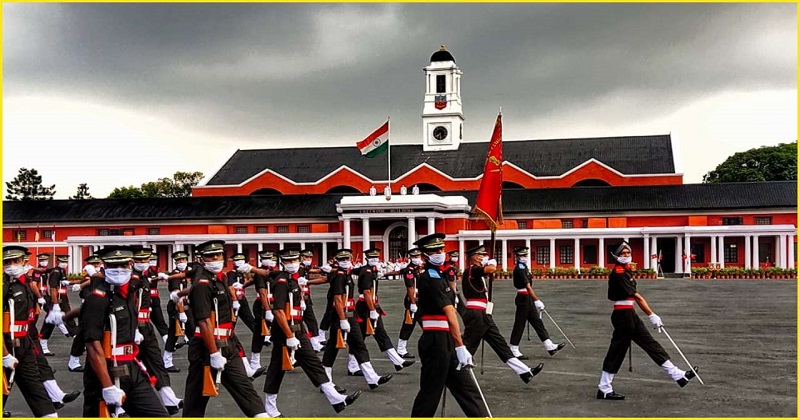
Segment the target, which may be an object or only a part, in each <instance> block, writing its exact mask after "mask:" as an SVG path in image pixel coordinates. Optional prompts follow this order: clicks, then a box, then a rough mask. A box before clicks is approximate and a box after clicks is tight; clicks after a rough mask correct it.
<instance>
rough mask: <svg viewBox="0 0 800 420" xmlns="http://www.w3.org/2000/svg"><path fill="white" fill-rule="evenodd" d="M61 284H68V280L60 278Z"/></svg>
mask: <svg viewBox="0 0 800 420" xmlns="http://www.w3.org/2000/svg"><path fill="white" fill-rule="evenodd" d="M61 285H62V286H69V280H61Z"/></svg>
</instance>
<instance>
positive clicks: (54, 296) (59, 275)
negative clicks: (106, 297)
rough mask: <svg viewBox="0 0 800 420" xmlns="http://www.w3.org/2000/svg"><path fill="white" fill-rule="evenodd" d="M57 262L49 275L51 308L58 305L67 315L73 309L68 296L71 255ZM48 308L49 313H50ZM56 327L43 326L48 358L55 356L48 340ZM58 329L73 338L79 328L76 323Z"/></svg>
mask: <svg viewBox="0 0 800 420" xmlns="http://www.w3.org/2000/svg"><path fill="white" fill-rule="evenodd" d="M56 261H58V265H57V266H55V267H53V268H51V269H50V270H49V272H48V274H47V282H48V289H49V293H50V308H52V306H54V305H56V304H58V306H59V309H61V312H64V313H67V312H69V311H70V309H72V307H71V306H70V304H69V295H67V287H68V286H69V285H70V281H69V279H68V278H67V267H68V264H69V255H57V256H56ZM50 308H48V312H49V311H50ZM54 328H55V326H54V325H53V324H49V323H47V322H45V323H44V324H43V325H42V331H41V334H42V338H41V340H40V342H41V345H42V350H43V351H44V353H45V355H46V356H53V355H54V354H53V353H52V352H51V351H50V349H49V348H48V342H47V341H48V340H49V339H50V336H51V335H52V334H53V329H54ZM58 329H59V330H60V331H61V333H62V334H64V336H65V337H68V338H69V337H72V336H73V335H75V333H76V332H77V329H78V326H77V324H76V323H75V321H72V322H69V323H65V324H59V326H58Z"/></svg>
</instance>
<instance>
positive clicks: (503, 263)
mask: <svg viewBox="0 0 800 420" xmlns="http://www.w3.org/2000/svg"><path fill="white" fill-rule="evenodd" d="M502 244H503V245H502V248H501V251H500V252H501V253H502V254H503V255H502V261H501V267H502V268H503V270H507V269H508V267H507V266H508V264H507V263H506V261H507V260H508V240H507V239H503V242H502Z"/></svg>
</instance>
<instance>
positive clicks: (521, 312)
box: [511, 293, 550, 346]
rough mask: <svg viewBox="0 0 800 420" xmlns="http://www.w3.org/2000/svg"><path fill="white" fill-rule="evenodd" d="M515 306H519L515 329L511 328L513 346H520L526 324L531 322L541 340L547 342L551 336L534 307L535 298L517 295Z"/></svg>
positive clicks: (515, 316)
mask: <svg viewBox="0 0 800 420" xmlns="http://www.w3.org/2000/svg"><path fill="white" fill-rule="evenodd" d="M514 304H516V305H517V312H516V314H515V315H514V327H512V328H511V345H512V346H518V345H519V342H520V341H521V340H522V332H523V331H524V330H525V323H526V322H530V323H531V325H532V326H533V329H534V330H535V331H536V335H537V336H539V340H542V341H544V340H547V339H548V338H550V334H549V333H548V332H547V329H546V328H545V327H544V322H542V318H540V317H539V311H538V310H537V309H536V306H534V305H533V298H531V296H530V295H522V294H519V293H517V297H516V298H514Z"/></svg>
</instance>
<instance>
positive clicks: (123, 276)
mask: <svg viewBox="0 0 800 420" xmlns="http://www.w3.org/2000/svg"><path fill="white" fill-rule="evenodd" d="M105 276H106V283H108V284H111V285H114V286H123V285H125V284H126V283H128V282H129V281H131V270H129V269H127V268H108V269H106V271H105Z"/></svg>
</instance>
